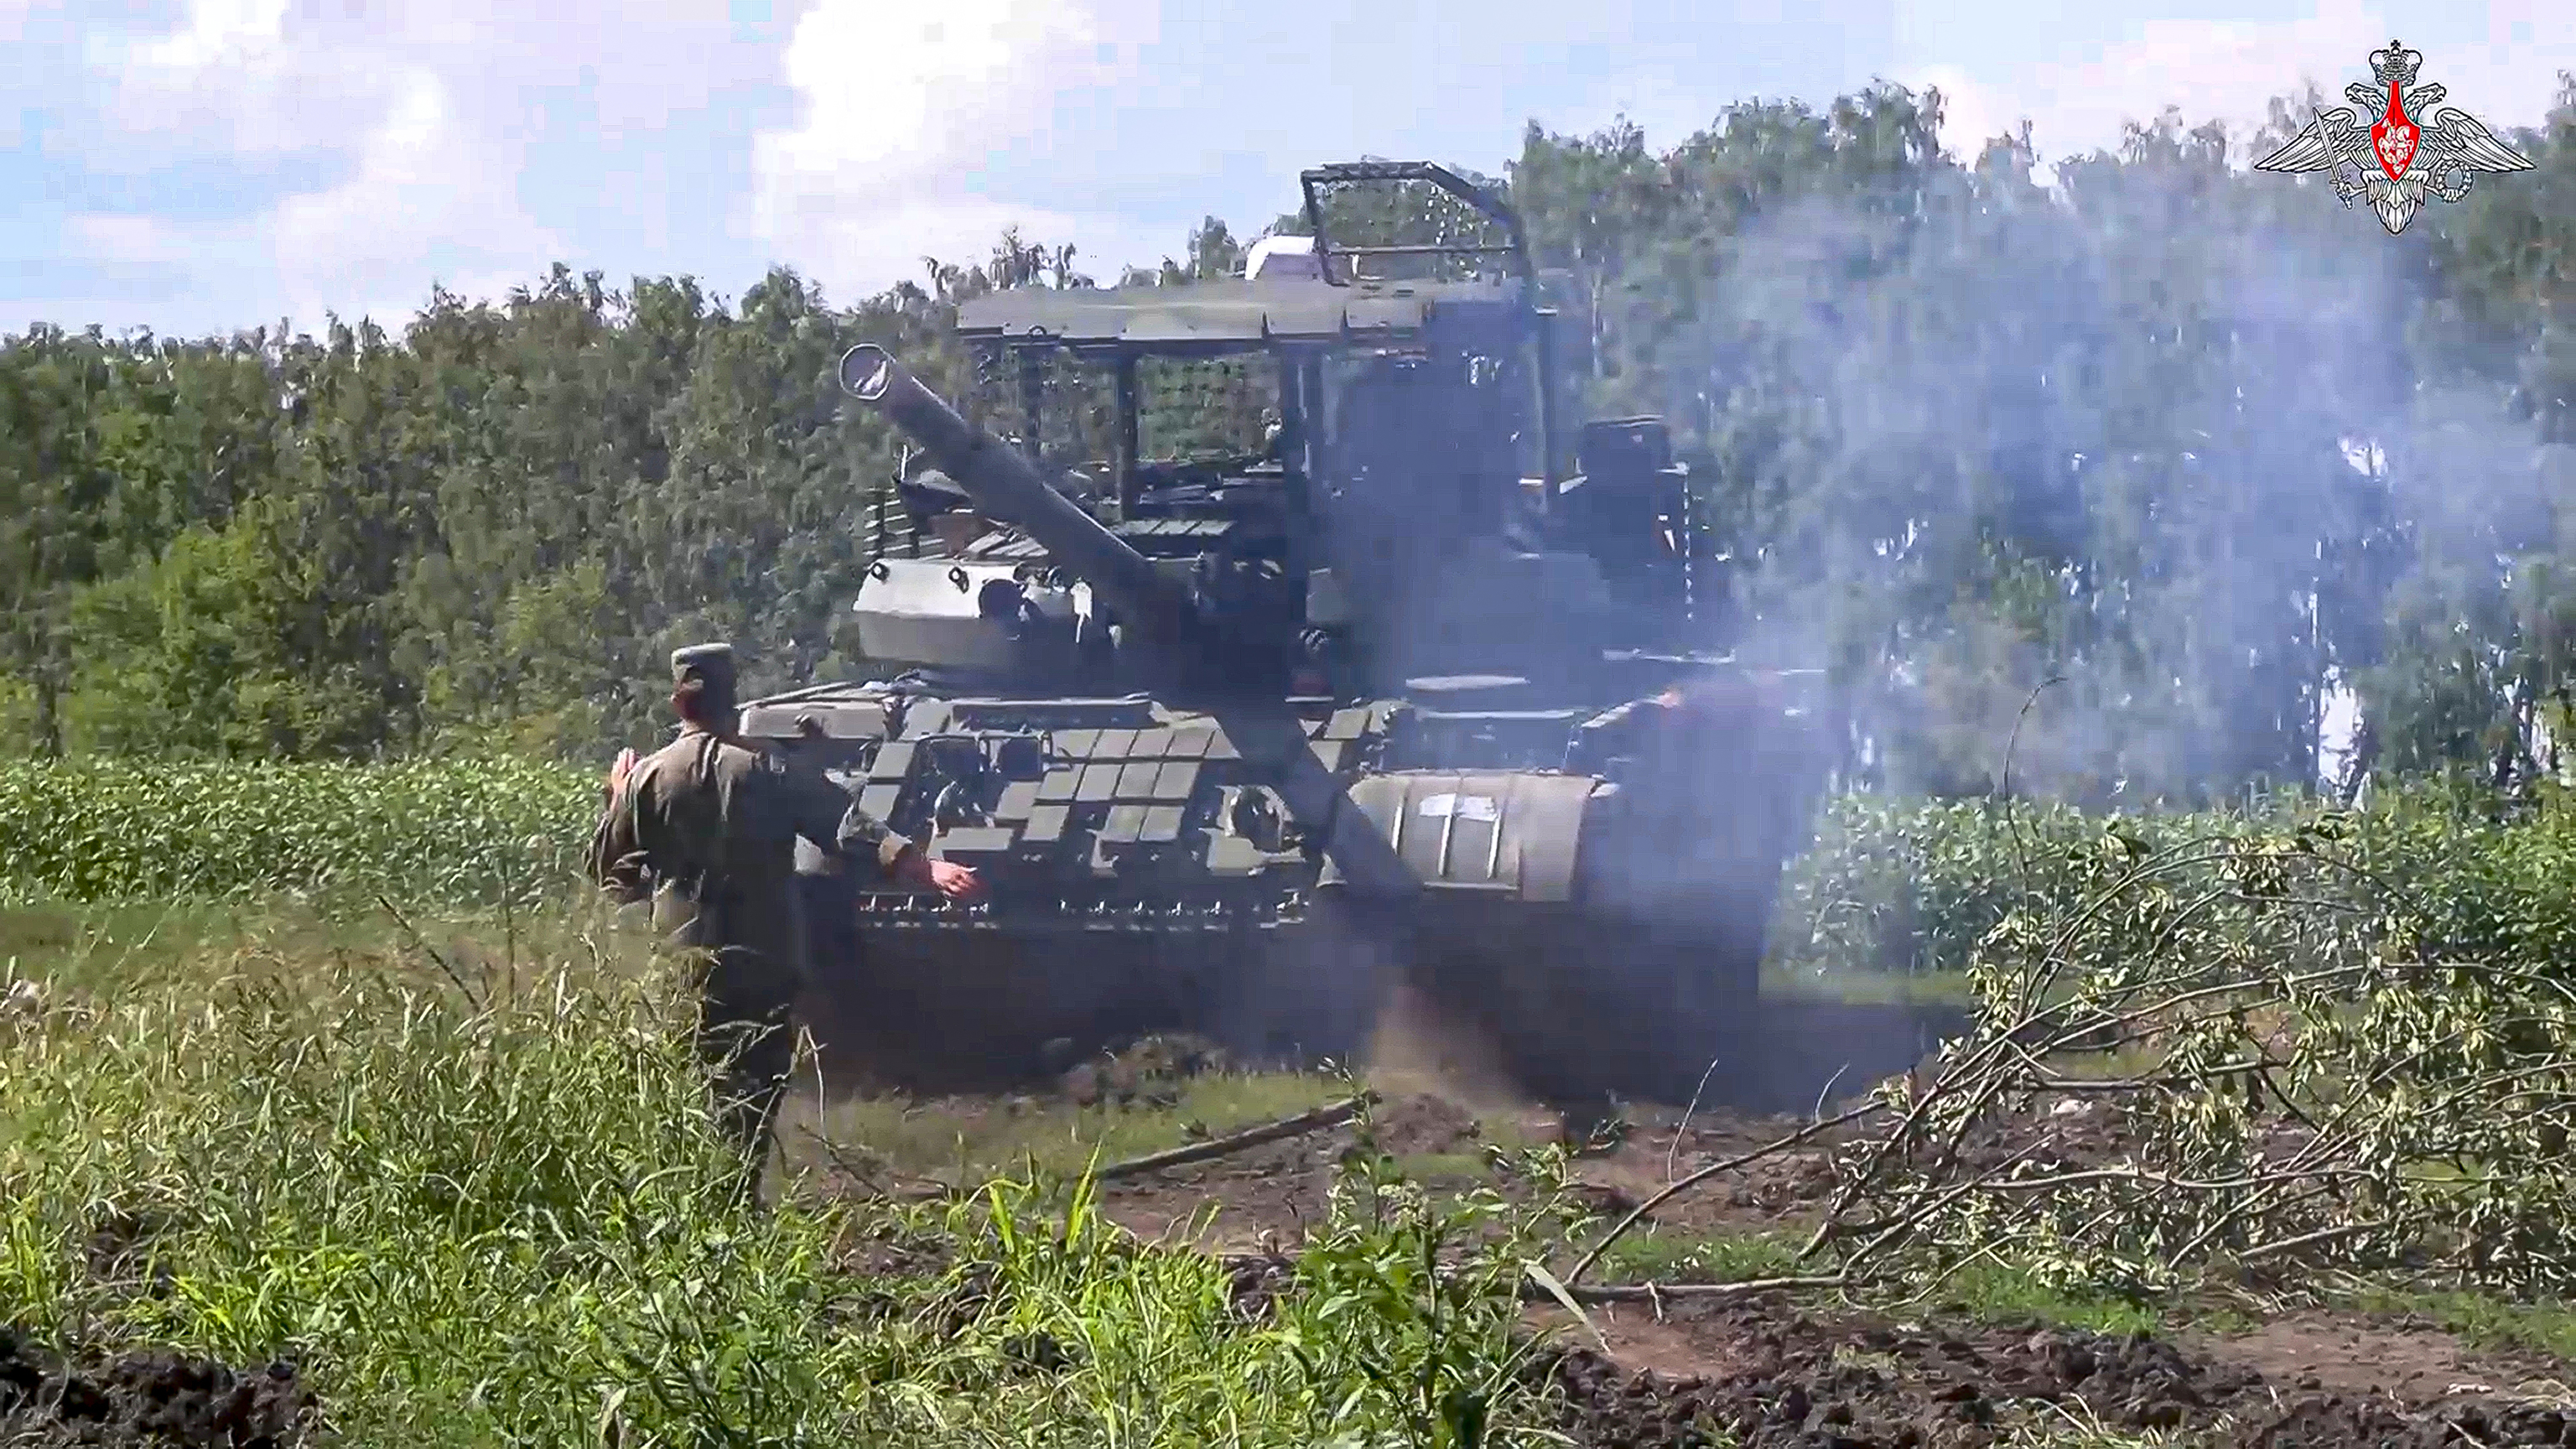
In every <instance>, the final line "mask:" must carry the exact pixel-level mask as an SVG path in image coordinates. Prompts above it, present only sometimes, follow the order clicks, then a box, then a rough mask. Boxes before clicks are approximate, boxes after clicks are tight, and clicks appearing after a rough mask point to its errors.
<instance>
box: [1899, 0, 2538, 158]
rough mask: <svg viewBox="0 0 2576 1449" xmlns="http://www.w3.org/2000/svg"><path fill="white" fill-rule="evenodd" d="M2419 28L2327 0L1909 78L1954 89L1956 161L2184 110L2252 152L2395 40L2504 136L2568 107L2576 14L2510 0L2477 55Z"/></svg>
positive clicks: (2150, 23)
mask: <svg viewBox="0 0 2576 1449" xmlns="http://www.w3.org/2000/svg"><path fill="white" fill-rule="evenodd" d="M2544 10H2545V12H2546V13H2545V14H2544ZM2411 18H2412V19H2413V20H2414V21H2415V22H2416V24H2415V25H2414V26H2412V27H2410V26H2409V25H2408V23H2407V22H2408V20H2409V19H2410V16H2409V15H2408V14H2407V13H2405V12H2404V11H2402V10H2401V11H2398V12H2396V13H2393V14H2391V13H2385V12H2383V11H2382V10H2381V9H2380V8H2379V7H2378V6H2376V5H2365V4H2362V3H2359V0H2321V3H2319V4H2318V5H2317V6H2316V8H2315V10H2314V11H2313V12H2312V13H2310V14H2307V15H2304V16H2300V17H2298V18H2295V19H2290V20H2279V21H2246V20H2143V21H2140V22H2138V23H2136V24H2135V25H2132V26H2130V27H2128V29H2127V34H2126V35H2125V37H2124V38H2123V39H2121V40H2120V41H2118V42H2117V43H2115V44H2110V45H2102V46H2084V47H2080V48H2070V49H2069V51H2068V53H2066V54H2063V55H2062V56H2060V57H2058V58H2054V59H2049V60H2046V61H2043V62H2041V63H2039V64H2035V65H2028V66H2018V65H2017V66H2013V67H2012V68H2011V71H2010V76H2009V79H2006V78H2003V77H2001V76H1980V75H1979V74H1977V73H1975V72H1973V71H1972V70H1971V69H1970V68H1967V67H1964V66H1962V65H1961V64H1958V63H1955V62H1944V63H1928V62H1927V63H1924V64H1919V65H1915V66H1912V67H1910V68H1906V69H1904V70H1902V71H1901V72H1900V78H1901V79H1903V80H1904V81H1905V82H1906V83H1907V84H1909V85H1914V86H1917V87H1920V86H1923V85H1926V84H1931V85H1937V86H1939V87H1940V90H1941V92H1942V95H1943V97H1944V98H1945V100H1946V101H1947V106H1946V111H1947V115H1946V118H1945V122H1944V125H1943V128H1942V130H1943V134H1942V142H1943V144H1944V145H1945V146H1946V147H1947V148H1948V149H1949V150H1951V151H1952V152H1953V153H1954V154H1957V155H1961V156H1963V157H1973V156H1974V155H1975V154H1976V152H1977V151H1978V150H1979V148H1980V147H1981V146H1982V145H1983V144H1984V142H1985V141H1986V140H1987V139H1989V138H1991V137H1994V136H1997V135H2002V134H2005V133H2007V132H2013V131H2017V130H2018V129H2019V127H2020V123H2021V122H2022V121H2023V120H2024V119H2027V120H2029V121H2030V122H2031V128H2032V142H2033V144H2034V145H2035V146H2036V147H2037V149H2038V151H2039V154H2040V155H2041V157H2042V158H2043V159H2047V160H2054V159H2062V158H2064V157H2067V156H2070V155H2081V154H2086V153H2089V152H2091V151H2093V150H2095V149H2097V148H2101V149H2113V148H2116V147H2117V146H2118V145H2119V143H2120V138H2121V134H2122V128H2123V125H2124V123H2126V122H2128V121H2132V120H2135V121H2150V120H2153V119H2154V118H2155V117H2156V115H2157V114H2158V113H2159V112H2160V111H2162V110H2163V109H2164V108H2165V107H2166V106H2168V105H2171V106H2177V107H2179V108H2180V109H2181V111H2182V114H2183V119H2184V121H2185V123H2186V124H2188V125H2199V124H2200V123H2202V122H2204V121H2208V120H2213V119H2215V120H2221V121H2224V122H2226V123H2227V128H2228V133H2229V135H2230V137H2231V139H2232V140H2233V141H2235V142H2236V143H2237V144H2238V145H2239V146H2240V147H2242V146H2243V145H2244V144H2246V143H2247V141H2248V139H2249V138H2250V136H2251V134H2252V132H2253V130H2254V128H2255V127H2256V126H2257V125H2258V124H2259V123H2260V122H2261V121H2262V120H2263V119H2264V109H2265V106H2266V105H2267V103H2268V102H2269V101H2270V100H2271V98H2272V97H2274V96H2276V95H2285V94H2292V93H2296V92H2298V91H2301V90H2303V89H2304V88H2305V87H2306V85H2307V84H2308V83H2309V82H2314V83H2315V84H2316V85H2317V87H2318V88H2319V89H2320V90H2322V91H2323V92H2325V93H2326V94H2327V95H2330V96H2331V95H2338V94H2340V93H2341V91H2342V90H2343V87H2344V85H2345V84H2346V83H2347V82H2350V81H2354V80H2367V79H2368V78H2369V62H2368V56H2369V54H2370V52H2371V51H2372V50H2374V49H2378V48H2380V47H2382V46H2385V45H2386V44H2387V43H2388V40H2389V37H2390V35H2391V34H2392V33H2394V34H2396V35H2398V36H2401V37H2405V38H2406V39H2407V43H2408V44H2409V45H2410V46H2414V47H2415V48H2417V49H2421V50H2424V51H2425V52H2426V53H2427V55H2426V60H2425V63H2424V77H2425V79H2427V80H2437V81H2440V82H2442V83H2444V84H2445V85H2447V86H2448V87H2449V88H2450V101H2449V104H2452V105H2456V106H2460V107H2463V108H2465V109H2467V110H2468V111H2470V112H2471V113H2472V114H2474V115H2477V116H2479V117H2481V118H2482V119H2484V120H2486V121H2487V122H2488V123H2489V124H2491V125H2494V126H2496V127H2497V128H2498V129H2502V128H2504V127H2506V126H2512V125H2532V124H2536V123H2537V122H2538V121H2539V120H2540V118H2541V116H2542V115H2543V114H2544V113H2545V112H2546V111H2547V110H2548V108H2549V106H2550V104H2551V102H2552V101H2553V100H2554V98H2555V95H2556V90H2557V71H2558V70H2559V69H2560V68H2562V67H2571V68H2576V9H2570V8H2567V7H2564V6H2560V5H2554V4H2553V5H2549V6H2546V7H2544V6H2543V5H2541V4H2540V3H2538V0H2496V3H2491V4H2489V5H2488V6H2487V7H2486V20H2487V23H2486V25H2485V27H2484V30H2485V33H2484V35H2483V36H2482V37H2481V41H2482V43H2474V44H2465V45H2461V44H2453V45H2437V44H2426V43H2423V42H2422V41H2421V40H2419V39H2417V38H2415V36H2414V31H2416V30H2420V29H2423V28H2427V20H2428V17H2427V16H2426V15H2424V14H2422V13H2420V12H2419V13H2417V14H2415V15H2413V16H2412V17H2411ZM2392 25H2393V26H2394V27H2395V30H2394V31H2393V32H2392V30H2391V28H2390V27H2391V26H2392ZM1942 39H1943V37H1942V36H1941V35H1940V34H1939V33H1938V29H1937V27H1932V28H1927V29H1926V31H1925V32H1924V33H1922V34H1921V35H1919V36H1917V37H1916V38H1915V42H1916V43H1915V45H1914V46H1913V47H1912V48H1914V49H1919V50H1931V49H1938V48H1942V47H1941V42H1942ZM1952 53H1953V54H1957V53H1960V52H1959V51H1957V50H1953V51H1952ZM1968 53H1973V52H1968ZM2238 159H2239V160H2244V159H2248V158H2245V157H2242V156H2240V157H2239V158H2238Z"/></svg>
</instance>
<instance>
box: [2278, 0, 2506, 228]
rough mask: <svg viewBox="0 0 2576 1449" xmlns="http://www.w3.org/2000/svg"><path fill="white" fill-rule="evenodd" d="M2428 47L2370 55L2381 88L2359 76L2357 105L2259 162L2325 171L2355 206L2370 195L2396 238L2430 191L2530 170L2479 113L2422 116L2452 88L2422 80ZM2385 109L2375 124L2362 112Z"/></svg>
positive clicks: (2352, 91)
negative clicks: (2481, 175)
mask: <svg viewBox="0 0 2576 1449" xmlns="http://www.w3.org/2000/svg"><path fill="white" fill-rule="evenodd" d="M2423 64H2424V52H2422V51H2420V50H2408V49H2407V48H2406V47H2405V46H2404V45H2402V44H2400V43H2398V42H2397V41H2394V40H2392V41H2390V42H2388V48H2387V49H2386V50H2374V51H2372V52H2371V53H2370V73H2371V74H2372V75H2373V76H2374V77H2376V78H2377V79H2378V84H2377V85H2375V86H2366V85H2363V84H2361V83H2360V82H2359V81H2355V82H2353V83H2352V84H2351V85H2349V86H2346V87H2345V88H2344V98H2345V99H2346V100H2349V101H2351V102H2352V103H2353V106H2358V107H2360V109H2359V110H2358V111H2356V110H2354V109H2352V108H2351V107H2347V106H2337V107H2335V108H2334V109H2333V110H2331V111H2320V112H2318V113H2317V118H2316V119H2315V120H2313V121H2310V122H2309V123H2308V127H2307V129H2306V130H2304V131H2301V132H2300V133H2299V134H2298V135H2296V136H2294V137H2292V138H2291V140H2290V143H2289V144H2288V145H2286V146H2283V147H2282V148H2281V149H2280V150H2278V151H2275V152H2273V153H2272V154H2271V155H2269V156H2266V157H2264V158H2263V159H2262V160H2260V161H2257V162H2255V163H2254V165H2255V166H2256V167H2257V168H2258V169H2260V170H2264V171H2323V172H2326V173H2327V179H2328V182H2329V184H2331V185H2332V186H2333V187H2334V190H2335V195H2337V196H2339V197H2341V198H2343V204H2344V205H2345V206H2346V207H2350V206H2351V205H2352V204H2353V202H2354V201H2355V200H2357V199H2359V198H2360V197H2363V196H2368V197H2369V198H2370V209H2371V210H2372V211H2374V212H2376V213H2378V215H2379V220H2380V223H2381V224H2382V225H2384V226H2386V227H2387V228H2388V234H2389V235H2390V236H2395V235H2396V234H2397V233H2399V232H2401V231H2404V230H2405V229H2406V224H2407V223H2408V222H2410V221H2413V220H2414V219H2415V211H2416V208H2418V207H2420V206H2422V205H2423V204H2424V198H2425V196H2426V195H2428V194H2430V195H2433V196H2438V197H2440V198H2441V199H2442V200H2444V201H2458V200H2459V199H2460V198H2462V197H2464V196H2466V195H2468V194H2469V186H2470V184H2471V183H2473V182H2475V181H2476V180H2477V173H2478V172H2481V171H2526V170H2529V169H2530V167H2531V161H2530V160H2529V158H2527V157H2525V156H2524V155H2523V154H2522V153H2521V152H2519V151H2516V150H2514V149H2513V148H2512V147H2510V146H2507V145H2506V144H2504V143H2503V142H2502V141H2499V140H2497V139H2496V138H2495V137H2494V136H2493V135H2491V134H2489V133H2488V131H2487V128H2486V127H2485V126H2484V125H2483V124H2481V123H2480V122H2479V121H2478V119H2477V118H2476V117H2474V116H2471V115H2470V114H2469V113H2468V112H2466V111H2463V110H2461V109H2459V108H2458V107H2456V106H2444V107H2443V108H2442V110H2441V112H2440V113H2439V114H2437V115H2434V116H2433V123H2432V124H2431V125H2429V126H2428V125H2425V124H2424V123H2423V122H2422V121H2420V120H2418V119H2417V118H2418V117H2420V116H2423V115H2425V114H2427V113H2428V112H2430V111H2431V110H2432V108H2433V107H2434V106H2436V105H2440V104H2441V101H2442V98H2443V97H2444V96H2446V95H2448V94H2450V92H2449V91H2447V90H2445V89H2444V88H2443V87H2441V86H2438V85H2427V86H2419V85H2416V84H2415V72H2416V71H2417V70H2419V69H2421V68H2422V67H2423ZM2373 111H2379V112H2381V114H2380V116H2379V119H2377V120H2375V121H2373V122H2371V123H2370V125H2369V127H2368V129H2364V128H2363V126H2362V124H2361V117H2363V116H2366V115H2369V114H2371V113H2372V112H2373Z"/></svg>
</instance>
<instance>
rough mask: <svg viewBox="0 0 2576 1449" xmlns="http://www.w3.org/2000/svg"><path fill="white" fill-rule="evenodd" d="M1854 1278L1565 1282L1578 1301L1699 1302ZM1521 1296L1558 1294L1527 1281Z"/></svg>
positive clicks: (1831, 1285)
mask: <svg viewBox="0 0 2576 1449" xmlns="http://www.w3.org/2000/svg"><path fill="white" fill-rule="evenodd" d="M1850 1286H1851V1279H1850V1277H1849V1276H1848V1275H1846V1274H1842V1273H1831V1274H1818V1275H1812V1276H1806V1277H1791V1278H1747V1279H1745V1280H1743V1281H1742V1282H1739V1283H1592V1284H1578V1283H1568V1284H1565V1285H1564V1287H1565V1291H1566V1294H1567V1295H1568V1296H1570V1297H1571V1298H1573V1299H1574V1301H1575V1302H1577V1303H1661V1302H1663V1301H1664V1300H1665V1299H1667V1298H1688V1299H1693V1300H1696V1301H1699V1302H1703V1303H1705V1302H1709V1301H1712V1300H1714V1301H1717V1302H1726V1301H1729V1300H1732V1299H1737V1298H1758V1297H1760V1296H1761V1295H1763V1294H1765V1293H1806V1292H1821V1291H1825V1290H1829V1289H1835V1288H1848V1287H1850ZM1520 1296H1521V1297H1522V1298H1524V1299H1526V1300H1529V1301H1531V1302H1537V1303H1553V1302H1555V1301H1556V1295H1555V1294H1554V1293H1551V1292H1549V1291H1548V1290H1547V1289H1546V1287H1545V1286H1543V1285H1541V1284H1537V1283H1523V1284H1522V1285H1521V1292H1520Z"/></svg>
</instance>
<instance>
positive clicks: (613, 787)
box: [608, 749, 636, 796]
mask: <svg viewBox="0 0 2576 1449" xmlns="http://www.w3.org/2000/svg"><path fill="white" fill-rule="evenodd" d="M635 760H636V755H635V752H634V751H633V750H631V749H627V750H619V751H618V752H617V763H616V764H613V765H611V766H609V767H608V793H609V794H610V795H612V796H614V795H615V794H616V793H617V792H618V791H620V790H623V789H625V788H626V777H627V776H628V775H630V774H632V773H634V770H635Z"/></svg>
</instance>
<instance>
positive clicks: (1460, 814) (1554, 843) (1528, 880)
mask: <svg viewBox="0 0 2576 1449" xmlns="http://www.w3.org/2000/svg"><path fill="white" fill-rule="evenodd" d="M1614 788H1615V787H1612V786H1609V785H1607V784H1605V783H1603V782H1602V781H1600V780H1597V779H1595V778H1593V777H1592V776H1590V775H1567V774H1556V773H1548V772H1541V771H1471V772H1466V773H1460V772H1457V771H1450V770H1391V771H1388V772H1386V773H1384V774H1377V775H1368V776H1364V777H1362V778H1361V779H1359V780H1357V781H1355V782H1354V783H1353V784H1352V785H1351V799H1352V801H1353V802H1354V803H1355V804H1357V805H1358V806H1359V807H1360V810H1361V812H1362V813H1363V814H1365V815H1366V816H1367V817H1368V819H1369V821H1370V822H1371V823H1372V824H1373V825H1375V826H1376V828H1377V833H1378V835H1379V836H1380V837H1381V838H1383V839H1384V840H1385V841H1386V842H1387V843H1388V845H1390V846H1391V847H1393V849H1394V851H1395V853H1396V855H1397V856H1398V857H1400V858H1401V859H1402V860H1403V861H1404V863H1405V865H1406V866H1408V867H1409V868H1411V869H1412V871H1413V872H1414V874H1415V876H1416V877H1417V878H1418V879H1420V880H1421V881H1422V884H1423V889H1424V890H1426V891H1430V892H1434V893H1439V892H1461V891H1478V892H1492V893H1494V894H1497V895H1501V896H1503V897H1505V898H1507V899H1510V900H1517V901H1526V902H1530V903H1532V904H1541V903H1546V904H1555V903H1571V902H1573V901H1575V900H1577V899H1578V898H1579V896H1580V895H1581V893H1582V890H1581V873H1580V860H1581V853H1582V847H1583V840H1584V832H1585V828H1586V827H1587V826H1588V825H1589V824H1590V823H1591V822H1592V820H1593V818H1594V812H1595V811H1596V809H1598V808H1599V806H1598V804H1597V803H1596V802H1599V801H1606V800H1607V799H1609V798H1610V797H1611V795H1612V794H1613V793H1614ZM1340 883H1341V876H1340V872H1339V871H1338V870H1336V869H1335V868H1334V867H1333V866H1332V865H1331V864H1330V863H1327V864H1326V866H1325V868H1324V872H1323V875H1322V876H1321V877H1320V878H1319V879H1318V880H1317V882H1316V884H1317V885H1318V886H1319V887H1331V886H1335V885H1338V884H1340Z"/></svg>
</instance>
